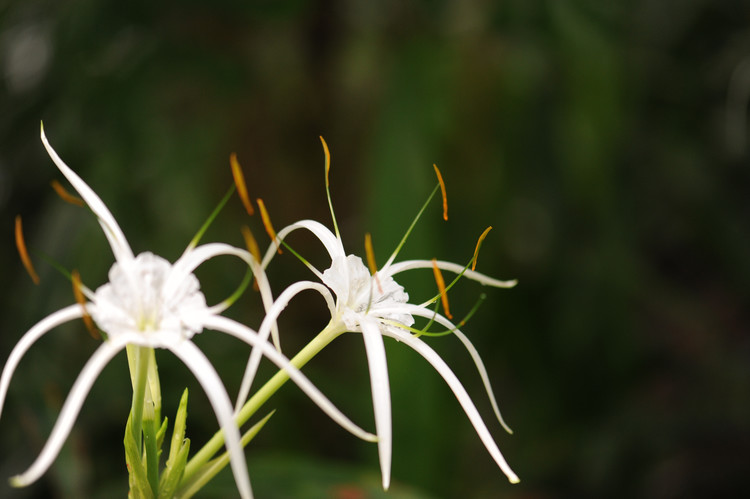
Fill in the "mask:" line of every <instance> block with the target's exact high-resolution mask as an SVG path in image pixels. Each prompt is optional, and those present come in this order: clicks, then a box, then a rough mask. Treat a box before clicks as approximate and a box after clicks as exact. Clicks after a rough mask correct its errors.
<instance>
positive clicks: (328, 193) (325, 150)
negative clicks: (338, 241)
mask: <svg viewBox="0 0 750 499" xmlns="http://www.w3.org/2000/svg"><path fill="white" fill-rule="evenodd" d="M319 137H320V142H321V144H323V154H325V157H326V197H327V198H328V208H329V209H330V210H331V219H332V220H333V230H334V232H335V233H336V237H337V238H338V237H341V236H340V234H339V225H338V224H337V223H336V214H335V213H334V212H333V202H332V201H331V186H330V183H329V182H328V172H330V171H331V152H330V151H329V150H328V144H327V143H326V141H325V139H324V138H323V136H322V135H320V136H319Z"/></svg>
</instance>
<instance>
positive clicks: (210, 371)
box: [170, 341, 253, 499]
mask: <svg viewBox="0 0 750 499" xmlns="http://www.w3.org/2000/svg"><path fill="white" fill-rule="evenodd" d="M170 350H171V351H172V353H174V354H175V355H176V356H177V357H178V358H179V359H180V360H181V361H182V362H184V363H185V365H186V366H187V367H188V369H190V370H191V371H192V372H193V374H194V375H195V377H196V379H197V380H198V382H199V383H200V385H201V387H203V391H205V392H206V395H207V396H208V400H209V401H210V402H211V406H212V407H213V409H214V412H215V413H216V419H217V420H218V421H219V426H220V427H221V429H222V431H223V432H224V442H225V444H226V447H227V453H228V454H229V464H230V466H231V467H232V473H233V474H234V481H235V482H237V489H238V490H239V492H240V496H241V497H243V498H246V499H247V498H251V497H252V496H253V493H252V490H251V489H250V476H249V475H248V473H247V464H246V462H245V453H244V451H243V450H242V445H241V443H240V431H239V428H237V424H236V423H235V422H234V417H233V415H232V402H231V401H230V400H229V395H227V391H226V389H225V388H224V384H223V383H222V382H221V379H220V378H219V375H218V374H217V373H216V370H215V369H214V368H213V366H212V365H211V362H209V360H208V359H207V358H206V356H205V355H204V354H203V352H201V351H200V349H199V348H198V347H196V346H195V345H194V344H193V343H192V342H190V341H185V342H183V343H181V344H180V345H178V346H175V347H173V348H170Z"/></svg>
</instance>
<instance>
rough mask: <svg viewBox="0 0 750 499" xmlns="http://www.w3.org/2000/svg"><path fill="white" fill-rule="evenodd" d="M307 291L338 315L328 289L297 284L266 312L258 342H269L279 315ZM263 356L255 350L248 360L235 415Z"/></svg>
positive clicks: (307, 282) (317, 285) (284, 292)
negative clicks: (294, 299)
mask: <svg viewBox="0 0 750 499" xmlns="http://www.w3.org/2000/svg"><path fill="white" fill-rule="evenodd" d="M307 289H313V290H315V291H318V292H319V293H320V294H321V295H323V298H325V300H326V304H328V310H329V311H330V312H331V315H333V314H335V313H336V306H335V304H334V302H333V297H332V296H331V292H330V291H328V288H326V287H325V286H323V285H322V284H319V283H317V282H309V281H300V282H296V283H294V284H292V285H291V286H289V287H288V288H286V289H285V290H284V291H283V292H282V293H281V294H280V295H279V297H278V298H277V299H276V301H274V302H273V305H271V307H270V308H268V309H267V310H266V316H265V318H264V319H263V322H262V323H261V325H260V328H259V329H258V332H257V335H258V341H261V342H267V341H268V336H269V333H270V332H271V329H272V327H273V326H274V325H275V324H276V320H277V319H278V318H279V315H281V312H282V311H283V310H284V309H285V308H286V306H287V305H288V304H289V302H290V301H291V300H292V298H294V297H295V296H296V295H297V294H299V293H301V292H302V291H305V290H307ZM262 355H263V352H261V350H260V348H253V350H252V352H250V357H249V358H248V360H247V367H246V368H245V374H244V375H243V377H242V384H241V386H240V392H239V395H238V396H237V403H236V404H235V408H234V411H235V414H236V413H238V412H239V411H240V409H241V408H242V406H243V405H244V404H245V402H246V401H247V396H248V394H249V393H250V386H252V383H253V379H254V378H255V374H256V372H257V371H258V365H259V364H260V360H261V356H262Z"/></svg>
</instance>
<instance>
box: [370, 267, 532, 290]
mask: <svg viewBox="0 0 750 499" xmlns="http://www.w3.org/2000/svg"><path fill="white" fill-rule="evenodd" d="M435 263H436V264H437V266H438V268H439V269H440V270H447V271H448V272H454V273H456V274H460V273H461V272H464V269H465V267H464V266H462V265H459V264H457V263H453V262H446V261H443V260H436V261H435ZM432 266H433V261H432V260H404V261H403V262H398V263H394V264H392V265H390V266H389V267H388V268H387V269H381V271H380V272H381V273H383V272H388V273H389V274H390V275H396V274H398V273H399V272H403V271H405V270H412V269H431V268H432ZM464 277H466V278H468V279H471V280H472V281H477V282H478V283H479V284H482V285H484V286H493V287H495V288H512V287H513V286H515V285H516V284H518V280H516V279H511V280H509V281H500V280H498V279H493V278H492V277H489V276H486V275H484V274H482V273H481V272H476V271H474V270H470V269H467V270H466V272H464Z"/></svg>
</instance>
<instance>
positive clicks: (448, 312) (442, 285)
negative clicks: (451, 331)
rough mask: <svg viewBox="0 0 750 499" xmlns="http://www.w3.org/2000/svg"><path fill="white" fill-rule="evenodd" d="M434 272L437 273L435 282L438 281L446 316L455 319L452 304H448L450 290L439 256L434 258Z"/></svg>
mask: <svg viewBox="0 0 750 499" xmlns="http://www.w3.org/2000/svg"><path fill="white" fill-rule="evenodd" d="M432 272H433V273H434V274H435V282H436V283H437V287H438V291H439V292H440V301H442V302H443V309H444V310H445V316H446V317H447V318H449V319H453V315H452V314H451V310H450V306H449V305H448V290H447V289H445V279H443V273H442V272H440V268H438V264H437V258H433V259H432Z"/></svg>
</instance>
